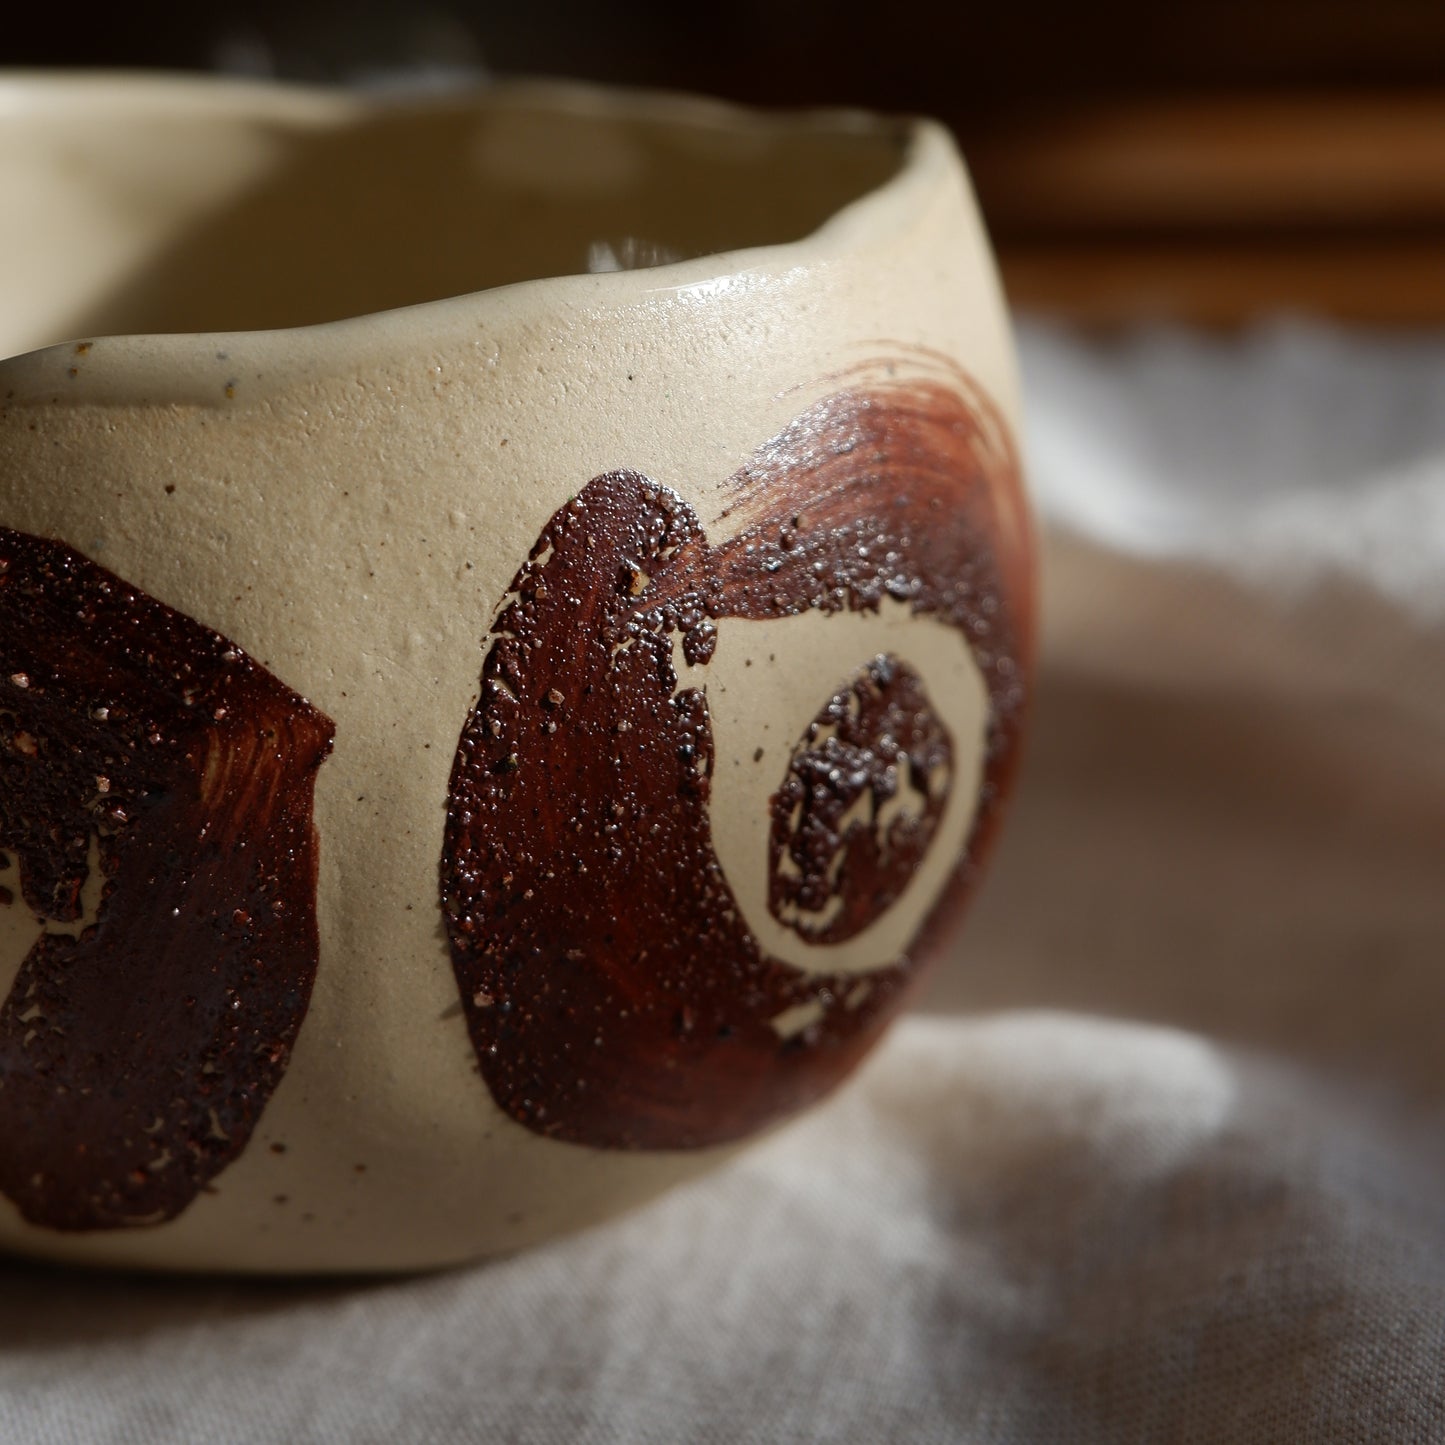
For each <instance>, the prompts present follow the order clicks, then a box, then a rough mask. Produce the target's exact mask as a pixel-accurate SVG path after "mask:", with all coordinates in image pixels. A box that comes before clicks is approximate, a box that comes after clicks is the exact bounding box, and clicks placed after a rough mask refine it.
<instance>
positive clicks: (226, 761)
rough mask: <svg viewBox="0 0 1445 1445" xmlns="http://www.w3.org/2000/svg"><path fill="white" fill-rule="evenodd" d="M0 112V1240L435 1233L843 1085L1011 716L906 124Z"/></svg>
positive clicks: (1001, 465)
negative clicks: (2, 195)
mask: <svg viewBox="0 0 1445 1445" xmlns="http://www.w3.org/2000/svg"><path fill="white" fill-rule="evenodd" d="M0 97H3V99H4V102H5V105H4V108H3V111H0V182H3V184H4V186H5V188H6V192H7V197H8V201H7V205H6V207H5V208H4V210H3V212H0V276H3V277H4V278H5V280H4V282H3V288H4V290H3V295H4V304H3V306H0V356H11V357H12V358H13V359H11V360H8V361H0V864H3V867H0V885H3V889H0V999H3V1001H4V1002H3V1008H0V1245H4V1246H8V1247H10V1248H13V1249H16V1250H21V1251H26V1252H30V1253H35V1254H42V1255H49V1256H54V1257H57V1258H64V1259H70V1260H77V1261H91V1262H98V1263H114V1264H126V1265H136V1266H153V1267H170V1268H186V1269H202V1268H205V1269H214V1268H219V1269H240V1270H271V1271H286V1270H355V1269H403V1268H412V1267H417V1266H425V1265H434V1264H443V1263H448V1262H452V1261H456V1260H462V1259H466V1258H471V1257H475V1256H479V1255H484V1254H488V1253H494V1252H498V1251H504V1250H510V1249H514V1248H517V1247H519V1246H522V1245H525V1244H528V1243H531V1242H534V1241H537V1240H539V1239H542V1238H545V1237H546V1236H548V1235H551V1234H554V1233H557V1232H560V1231H563V1230H566V1229H570V1228H575V1227H577V1226H580V1225H583V1224H586V1223H588V1222H591V1221H593V1220H596V1219H600V1218H602V1217H604V1216H606V1215H607V1214H609V1213H611V1212H614V1211H616V1210H617V1209H619V1208H622V1207H625V1206H627V1205H630V1204H633V1203H637V1202H639V1201H641V1200H643V1199H646V1198H647V1197H649V1196H651V1195H653V1194H655V1193H656V1192H658V1191H659V1190H661V1189H663V1188H665V1187H667V1186H668V1185H670V1184H673V1183H675V1182H678V1181H680V1180H683V1179H685V1178H688V1177H691V1176H693V1175H695V1174H697V1173H698V1172H700V1171H701V1170H703V1169H705V1168H707V1167H710V1166H711V1165H713V1164H715V1163H717V1162H718V1161H719V1160H721V1159H723V1158H725V1157H727V1154H728V1153H729V1151H730V1150H732V1149H733V1148H735V1147H736V1146H737V1145H738V1144H739V1143H740V1142H741V1141H743V1140H745V1139H747V1138H749V1137H753V1136H756V1135H757V1134H758V1133H759V1132H761V1131H763V1130H765V1129H767V1128H769V1127H770V1126H772V1125H774V1124H777V1123H779V1122H781V1121H783V1120H784V1119H786V1118H787V1117H789V1116H790V1115H791V1114H793V1113H795V1112H796V1111H797V1110H799V1109H801V1108H803V1107H805V1106H806V1105H807V1104H809V1103H810V1102H812V1101H813V1100H815V1099H817V1098H819V1097H821V1096H823V1095H824V1094H825V1093H826V1092H827V1091H828V1090H829V1089H831V1088H832V1087H833V1086H834V1085H835V1084H836V1083H837V1082H838V1081H839V1080H841V1079H842V1078H843V1077H844V1076H845V1075H846V1074H847V1072H848V1071H849V1069H851V1068H852V1066H853V1065H854V1064H855V1063H856V1062H857V1061H858V1059H859V1058H860V1057H861V1056H862V1055H863V1054H864V1053H865V1052H866V1050H867V1049H868V1047H869V1046H870V1045H871V1044H872V1043H873V1042H874V1041H875V1040H876V1039H877V1037H878V1035H879V1033H880V1031H881V1030H882V1028H883V1027H884V1026H885V1025H886V1023H887V1021H888V1020H889V1019H890V1018H891V1017H892V1016H893V1015H894V1014H895V1013H896V1011H897V1009H898V1008H899V1007H900V1005H901V1004H902V1002H903V1001H904V999H905V998H906V997H907V995H908V993H909V990H910V989H911V987H912V986H913V984H914V983H915V981H916V980H917V978H918V976H919V971H920V969H921V968H923V967H925V966H926V965H927V963H928V961H929V957H930V953H931V951H932V950H933V949H935V948H936V946H937V944H938V943H939V941H940V940H941V939H942V937H943V936H944V935H945V933H946V932H947V930H948V929H949V927H950V926H951V924H952V922H953V921H954V920H955V919H956V916H957V914H958V912H959V910H960V908H961V907H962V905H963V904H964V903H965V902H966V900H967V896H968V894H969V892H970V890H971V889H972V887H973V886H974V884H975V882H976V880H977V876H978V872H979V867H980V864H981V862H982V860H983V857H984V855H985V853H986V851H987V847H988V843H989V840H990V838H991V836H992V833H993V830H994V828H995V825H996V824H997V821H998V818H999V815H1000V811H1001V807H1002V802H1003V799H1004V796H1005V794H1006V792H1007V788H1008V785H1009V782H1010V779H1011V776H1012V773H1013V769H1014V766H1015V761H1016V755H1017V742H1018V734H1019V728H1020V724H1021V719H1022V714H1023V711H1024V708H1025V706H1026V702H1027V688H1028V664H1029V637H1030V630H1031V589H1032V575H1031V574H1032V555H1031V550H1030V541H1029V534H1028V525H1027V520H1026V516H1025V512H1024V507H1023V501H1022V495H1021V491H1020V482H1019V477H1018V466H1017V459H1016V452H1015V446H1014V441H1013V435H1014V429H1015V425H1016V394H1015V382H1014V375H1013V370H1012V360H1011V353H1010V348H1009V342H1008V336H1007V328H1006V322H1005V318H1004V314H1003V310H1002V306H1001V303H1000V299H999V295H998V291H997V287H996V284H995V280H994V276H993V271H992V268H991V264H990V261H989V258H988V254H987V250H986V245H985V242H984V240H983V237H982V234H981V231H980V228H979V225H978V222H977V219H976V216H975V214H974V210H973V206H972V202H971V199H970V197H969V195H968V191H967V187H966V183H965V181H964V179H963V175H962V172H961V169H960V167H959V164H958V160H957V157H956V156H955V154H954V152H953V149H952V147H951V145H950V143H949V141H948V140H947V138H946V137H945V135H944V134H943V132H941V131H940V130H939V129H937V128H936V127H934V126H931V125H928V124H926V123H916V124H915V123H903V122H887V121H876V120H871V119H867V118H862V117H858V116H855V115H844V114H838V115H828V116H807V117H797V118H791V119H779V118H763V117H757V116H750V115H747V114H744V113H741V112H737V111H734V110H731V109H727V108H723V107H719V106H713V105H710V104H704V103H700V102H694V101H687V100H681V99H674V98H666V99H663V98H652V97H642V96H610V95H604V94H599V93H597V92H594V91H589V90H581V89H577V88H571V87H554V86H536V85H532V86H523V87H507V88H501V89H498V90H495V91H492V92H489V93H488V94H486V95H483V96H479V97H466V98H452V99H447V100H443V101H429V102H425V103H407V104H399V103H396V102H394V101H392V102H388V103H386V104H384V105H382V104H369V103H366V102H364V101H361V100H358V99H356V98H354V97H349V96H345V95H338V94H328V93H316V92H304V91H291V90H286V89H276V88H265V87H254V86H245V85H228V84H227V85H223V84H210V83H198V82H182V81H157V80H99V81H86V82H81V81H69V80H33V81H32V80H25V79H10V80H0ZM629 256H634V257H636V256H642V257H646V258H648V259H654V260H655V259H657V258H659V257H661V258H664V260H665V263H664V264H659V265H654V266H650V267H648V268H646V269H636V270H607V271H604V272H602V273H600V274H587V272H588V267H589V261H590V263H591V266H592V267H593V269H594V270H595V269H596V267H597V266H598V265H599V264H603V265H611V264H613V263H614V262H615V260H616V258H619V257H621V258H622V259H623V260H624V261H625V260H626V259H627V258H628V257H629ZM671 258H682V259H671ZM36 348H43V349H36Z"/></svg>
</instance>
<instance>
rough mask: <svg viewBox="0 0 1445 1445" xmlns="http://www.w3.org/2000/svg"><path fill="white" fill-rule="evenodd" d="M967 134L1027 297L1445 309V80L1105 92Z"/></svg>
mask: <svg viewBox="0 0 1445 1445" xmlns="http://www.w3.org/2000/svg"><path fill="white" fill-rule="evenodd" d="M965 144H966V148H967V151H968V158H969V163H970V167H971V169H972V171H973V174H974V179H975V183H976V185H977V187H978V190H979V195H980V199H981V201H982V203H983V207H984V214H985V215H986V217H987V218H988V222H989V226H990V229H991V231H992V233H993V236H994V239H995V243H996V245H997V246H998V249H999V254H1000V263H1001V267H1002V270H1003V274H1004V279H1005V284H1006V286H1007V288H1008V290H1009V295H1010V298H1011V299H1012V300H1013V302H1014V303H1015V304H1016V305H1018V306H1020V307H1022V308H1025V309H1037V310H1044V311H1048V312H1051V313H1055V314H1060V315H1066V316H1068V317H1070V318H1073V319H1077V320H1082V321H1086V322H1092V323H1104V324H1109V323H1120V322H1126V321H1130V320H1136V319H1143V318H1156V317H1162V316H1171V317H1180V318H1184V319H1188V320H1191V321H1197V322H1203V323H1205V324H1223V325H1228V324H1233V323H1238V322H1241V321H1245V320H1248V319H1249V318H1250V317H1252V316H1255V315H1258V314H1261V313H1266V312H1271V311H1281V310H1296V311H1311V312H1316V313H1324V314H1328V315H1333V316H1337V317H1340V318H1344V319H1348V320H1351V321H1360V322H1367V323H1368V322H1375V323H1379V324H1387V325H1397V326H1398V325H1407V326H1409V325H1414V326H1423V325H1440V324H1445V94H1440V95H1426V94H1419V95H1403V96H1402V95H1378V96H1364V95H1335V96H1329V97H1321V96H1306V97H1293V98H1280V97H1274V96H1269V97H1261V98H1257V99H1250V98H1237V97H1232V98H1223V99H1212V100H1206V99H1197V100H1190V101H1167V102H1156V103H1140V104H1134V105H1129V106H1093V107H1088V108H1084V109H1080V110H1073V111H1063V112H1058V113H1055V114H1054V115H1052V116H1048V117H1044V118H1035V119H1029V120H1026V121H1021V122H1017V123H1015V124H1012V125H1008V126H1004V127H1000V128H997V129H995V130H994V131H993V133H992V134H990V135H987V136H982V137H980V138H979V139H978V140H977V141H976V142H975V143H973V144H968V143H967V140H966V139H965Z"/></svg>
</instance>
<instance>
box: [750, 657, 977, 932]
mask: <svg viewBox="0 0 1445 1445" xmlns="http://www.w3.org/2000/svg"><path fill="white" fill-rule="evenodd" d="M952 763H953V744H952V741H951V740H950V738H949V736H948V730H947V729H946V728H945V727H944V725H943V723H942V722H941V721H940V720H939V717H938V715H937V713H935V712H934V711H933V708H932V705H931V704H930V703H929V701H928V694H927V692H926V690H925V689H924V686H923V679H922V678H920V677H919V676H918V674H917V673H916V672H914V671H913V669H912V668H911V667H909V666H908V664H907V663H906V662H903V661H901V660H900V659H898V658H896V657H892V656H880V657H876V658H874V659H873V661H872V662H870V663H869V664H868V665H867V666H866V667H864V668H863V669H862V670H861V671H860V673H859V675H858V676H857V677H856V678H854V679H853V681H852V682H851V683H850V684H849V685H848V686H847V687H844V688H840V689H839V690H838V691H837V692H835V693H834V694H833V696H832V697H831V698H829V699H828V701H827V702H826V703H825V704H824V705H823V707H822V709H821V710H820V711H819V713H818V716H817V717H815V718H814V719H813V721H812V722H811V723H810V724H809V725H808V729H807V731H806V732H805V733H804V735H803V737H802V738H801V739H800V740H799V742H798V745H797V746H796V747H795V748H794V749H793V755H792V757H791V758H790V759H789V761H788V771H787V775H786V776H785V777H784V779H783V785H782V787H780V788H779V789H778V791H777V792H776V793H775V794H774V795H773V802H772V819H773V822H772V832H771V836H770V837H769V839H768V911H769V912H770V913H771V914H772V915H773V917H774V918H776V919H777V920H778V922H779V923H781V924H782V925H783V926H784V927H785V928H791V929H792V930H793V931H794V932H795V933H796V934H798V936H799V937H800V938H802V939H804V940H806V941H807V942H808V943H821V944H831V943H842V942H843V941H844V940H845V939H848V938H852V937H853V936H854V935H855V934H858V933H861V932H862V931H863V930H864V929H865V928H867V927H868V925H869V924H871V923H874V922H876V921H877V920H878V919H879V918H881V917H882V915H883V914H884V913H886V912H887V911H888V909H889V908H890V907H892V905H893V904H894V903H895V902H896V901H897V900H898V898H899V897H900V896H901V895H902V893H903V890H904V889H905V888H907V886H908V884H909V882H910V880H911V879H912V877H913V874H914V871H915V870H916V869H917V867H918V865H919V864H920V863H921V862H922V861H923V855H924V854H925V853H927V852H928V847H929V844H931V843H932V842H933V835H934V833H935V832H936V831H937V829H938V825H939V823H941V822H942V821H943V811H944V807H945V805H946V803H947V801H948V795H949V792H950V790H951V786H952Z"/></svg>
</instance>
